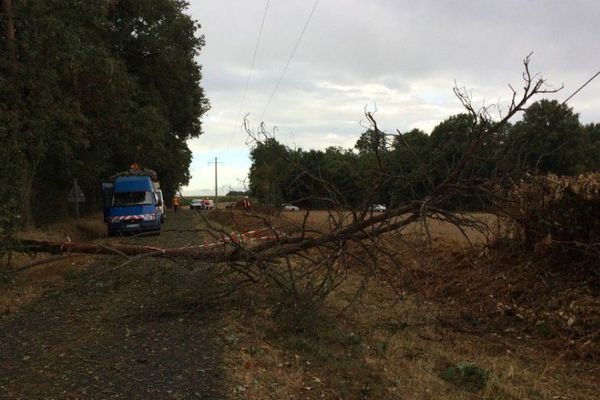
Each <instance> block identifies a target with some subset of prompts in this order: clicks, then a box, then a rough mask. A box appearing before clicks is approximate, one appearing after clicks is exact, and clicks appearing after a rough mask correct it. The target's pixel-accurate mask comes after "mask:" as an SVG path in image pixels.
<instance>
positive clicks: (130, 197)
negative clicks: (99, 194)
mask: <svg viewBox="0 0 600 400" xmlns="http://www.w3.org/2000/svg"><path fill="white" fill-rule="evenodd" d="M142 204H153V202H152V193H151V192H125V193H115V197H114V201H113V206H115V207H126V206H139V205H142Z"/></svg>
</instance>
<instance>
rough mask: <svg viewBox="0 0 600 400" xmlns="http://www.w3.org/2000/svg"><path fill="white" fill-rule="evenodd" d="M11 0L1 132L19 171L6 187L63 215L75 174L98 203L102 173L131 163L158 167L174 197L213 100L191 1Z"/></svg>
mask: <svg viewBox="0 0 600 400" xmlns="http://www.w3.org/2000/svg"><path fill="white" fill-rule="evenodd" d="M10 3H11V2H5V3H4V4H5V6H4V7H3V8H2V9H1V12H2V14H1V17H2V18H1V19H0V20H1V21H2V22H3V28H4V29H2V30H0V32H5V34H4V35H3V36H2V38H1V39H0V52H1V57H0V120H1V121H3V122H4V123H2V124H1V125H2V127H1V128H0V135H1V136H2V144H3V146H2V148H3V149H2V161H3V164H5V165H7V167H8V168H9V169H5V170H4V172H5V173H6V172H8V171H11V170H10V168H12V169H13V170H14V171H12V172H10V173H9V174H6V175H5V176H4V177H3V178H2V179H3V180H5V181H7V182H8V185H2V189H0V190H2V192H3V194H2V196H3V198H4V197H11V198H15V199H19V200H18V204H19V207H18V208H19V211H20V213H21V214H22V215H23V217H24V220H25V221H26V222H32V221H33V220H34V219H35V220H41V219H44V218H48V217H57V216H61V215H64V214H65V213H66V212H67V206H66V195H67V193H68V190H69V188H70V185H71V184H72V181H73V178H77V179H78V181H79V183H80V185H81V187H82V188H83V190H84V192H85V193H86V195H87V198H88V204H87V208H88V209H96V208H97V206H98V202H99V189H98V188H99V184H100V181H101V180H102V179H104V178H106V177H107V176H110V175H112V174H113V173H115V172H117V171H120V170H123V169H126V168H127V166H128V165H129V164H130V163H132V162H138V163H140V164H142V165H144V166H145V167H148V168H152V169H155V170H157V172H158V174H159V176H160V178H161V184H162V185H163V190H164V191H165V192H166V194H167V196H169V194H171V193H174V192H175V190H176V189H177V188H178V187H180V186H181V185H182V184H186V183H187V182H188V180H189V171H188V169H189V164H190V162H191V152H190V150H189V149H188V147H187V145H186V142H185V141H186V140H187V139H189V138H192V137H197V136H198V135H200V134H201V133H202V125H201V122H200V117H201V116H202V115H203V114H204V113H205V112H206V111H207V109H208V108H209V105H208V101H207V99H206V98H205V96H204V92H203V90H202V88H201V86H200V80H201V77H202V75H201V69H200V65H199V64H198V63H197V61H196V56H197V55H198V54H199V52H200V49H201V48H202V46H203V45H204V38H203V37H202V36H201V35H199V34H198V30H199V28H200V26H199V25H198V23H197V22H196V21H194V20H193V19H192V18H191V17H190V16H189V15H187V14H186V13H185V11H186V7H187V3H186V2H184V1H181V0H152V1H146V0H144V1H142V0H121V1H113V0H90V1H83V2H82V1H79V0H38V1H24V0H13V1H12V5H11V8H10V9H9V8H8V7H7V6H6V4H10ZM9 24H13V25H14V37H12V36H11V35H9V34H8V30H9V29H8V28H9ZM3 183H4V182H3ZM169 197H170V196H169ZM169 197H167V198H169ZM38 204H44V207H43V208H42V207H37V206H35V205H38Z"/></svg>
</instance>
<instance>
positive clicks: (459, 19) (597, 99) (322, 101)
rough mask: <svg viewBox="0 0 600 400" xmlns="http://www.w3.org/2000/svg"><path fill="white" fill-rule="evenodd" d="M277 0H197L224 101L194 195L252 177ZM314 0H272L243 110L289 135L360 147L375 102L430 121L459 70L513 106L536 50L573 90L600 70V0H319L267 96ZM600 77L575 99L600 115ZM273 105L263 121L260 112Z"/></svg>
mask: <svg viewBox="0 0 600 400" xmlns="http://www.w3.org/2000/svg"><path fill="white" fill-rule="evenodd" d="M266 3H267V1H266V0H191V1H190V8H189V12H190V13H191V15H192V16H193V18H195V19H196V20H197V21H198V22H200V24H201V25H202V29H201V33H202V34H204V36H205V38H206V46H205V47H204V48H203V50H202V52H201V54H200V56H199V62H200V64H202V68H203V80H202V86H203V87H204V89H205V93H206V95H207V97H208V98H209V99H210V102H211V105H212V109H211V110H210V111H209V112H208V114H206V115H205V116H204V119H203V121H204V132H205V133H204V135H202V136H201V137H200V138H198V139H194V140H191V141H190V142H189V145H190V148H191V149H192V151H193V154H194V160H193V163H192V168H191V173H192V179H191V182H190V184H189V186H188V187H186V188H184V193H188V194H205V193H208V192H210V193H214V169H213V167H212V166H211V165H209V164H208V162H209V161H211V160H212V159H214V157H219V160H220V161H222V162H223V164H219V184H218V186H219V191H220V192H226V191H228V190H229V189H231V188H236V189H237V188H241V187H242V186H243V184H242V183H240V182H242V181H243V180H244V179H245V178H246V176H247V174H248V168H249V166H250V160H249V158H248V155H249V149H248V147H247V145H246V135H245V134H244V133H243V132H242V130H241V119H240V105H241V103H242V96H243V93H244V89H245V87H246V82H247V78H248V75H249V72H250V65H251V61H252V55H253V53H254V49H255V46H256V42H257V38H258V35H259V28H260V26H261V20H262V18H263V14H264V11H265V5H266ZM314 4H315V1H314V0H270V1H269V7H268V10H267V15H266V22H265V25H264V30H263V33H262V40H261V41H260V46H259V48H258V53H257V57H256V61H255V65H254V70H253V72H252V76H251V80H250V83H249V87H248V92H247V95H246V99H245V102H244V106H243V109H242V111H241V114H242V115H244V114H246V113H249V114H250V115H249V118H250V121H251V123H252V124H253V125H257V124H258V123H259V122H260V121H261V120H263V121H264V122H265V123H266V125H267V127H268V128H269V129H272V128H273V127H274V126H276V127H277V130H276V138H277V139H278V140H279V141H280V142H282V143H284V144H286V145H289V146H292V147H302V148H305V149H310V148H318V149H323V148H325V147H327V146H332V145H334V146H342V147H347V148H349V147H353V146H354V143H355V142H356V140H357V139H358V137H359V136H360V134H361V133H362V132H364V130H365V129H364V128H363V127H362V126H361V120H362V119H363V114H364V109H365V107H367V108H368V109H369V110H371V111H373V110H377V113H376V117H377V119H378V123H379V125H380V127H381V128H382V129H384V130H387V131H395V130H396V129H399V130H400V131H406V130H409V129H412V128H420V129H423V130H425V131H426V132H430V131H431V129H432V128H433V127H434V126H435V125H437V124H438V123H439V122H441V121H442V120H444V119H445V118H447V117H448V116H450V115H452V114H456V113H459V112H461V108H460V104H459V103H458V101H457V100H456V98H455V97H454V96H453V94H452V87H453V86H454V82H455V81H456V82H457V83H458V85H459V86H466V87H467V88H469V89H470V90H471V91H472V95H473V97H474V99H475V101H476V103H477V104H480V105H483V104H490V103H498V102H500V103H501V104H502V103H503V102H505V101H507V100H508V99H509V98H510V93H509V90H508V87H507V85H508V84H509V83H512V84H513V85H514V86H515V87H520V84H521V80H520V79H521V71H522V60H523V58H524V57H525V56H526V55H527V54H529V53H530V52H533V56H532V61H531V69H532V71H533V72H539V73H541V74H542V76H543V77H544V78H546V79H547V80H548V82H549V83H550V84H551V85H554V86H560V85H562V84H564V86H565V88H564V89H563V90H562V91H561V92H560V93H559V94H557V95H556V96H555V97H556V98H557V99H560V100H563V99H565V98H566V97H567V96H568V95H569V94H571V93H572V92H573V91H574V90H576V89H577V88H578V87H579V86H580V85H582V84H583V83H584V82H585V81H586V80H587V79H589V78H590V77H591V76H592V75H593V74H594V73H596V72H598V70H600V51H599V50H600V49H599V47H600V45H599V43H598V40H599V39H600V23H599V22H598V21H600V1H597V0H579V1H578V0H570V1H563V0H528V1H522V0H521V1H518V0H503V1H497V0H496V1H487V0H479V1H474V0H472V1H466V0H465V1H460V0H456V1H451V0H437V1H434V0H429V1H426V0H422V1H414V0H413V1H405V0H320V2H319V3H318V5H317V8H316V9H315V11H314V14H313V17H312V19H311V20H310V23H309V25H308V27H307V29H306V32H305V34H304V36H303V39H302V41H301V43H300V45H299V47H298V48H297V51H296V53H295V56H294V58H293V60H292V62H291V63H290V65H289V68H288V69H287V72H286V74H285V76H284V77H283V80H282V81H281V84H280V86H279V88H278V90H277V92H276V93H275V95H274V97H273V100H272V102H271V104H270V106H269V107H268V108H267V109H266V111H265V112H264V114H263V111H264V110H265V107H266V105H267V101H268V99H269V97H270V96H271V94H272V93H273V90H274V88H275V85H276V83H277V81H278V79H279V77H280V76H281V73H282V70H283V69H284V66H285V64H286V62H287V61H288V59H289V57H290V54H291V52H292V50H293V48H294V46H295V44H296V42H297V40H298V38H299V36H300V33H301V31H302V29H303V27H304V26H305V23H306V21H307V19H308V16H309V14H310V13H311V10H312V9H313V6H314ZM599 90H600V77H599V78H598V79H596V80H595V81H593V82H592V83H591V84H590V85H588V86H587V87H586V88H585V89H584V90H583V91H582V92H580V93H579V94H578V95H577V96H576V97H574V98H573V100H572V101H571V102H570V105H571V106H572V107H573V108H574V110H575V111H576V112H578V113H579V114H580V119H581V121H582V122H592V121H594V122H600V96H598V92H599ZM261 116H262V119H261Z"/></svg>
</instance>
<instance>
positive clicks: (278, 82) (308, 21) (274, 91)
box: [260, 0, 320, 121]
mask: <svg viewBox="0 0 600 400" xmlns="http://www.w3.org/2000/svg"><path fill="white" fill-rule="evenodd" d="M319 1H320V0H316V1H315V4H314V6H313V8H312V10H311V11H310V14H309V15H308V19H307V20H306V23H305V24H304V27H303V28H302V32H300V37H298V41H297V42H296V45H295V46H294V48H293V50H292V53H291V54H290V58H289V59H288V60H287V63H286V64H285V67H284V68H283V71H281V75H280V76H279V79H278V80H277V84H276V85H275V88H274V89H273V92H272V93H271V96H269V100H268V101H267V105H266V106H265V108H264V109H263V111H262V113H261V115H260V120H261V121H262V119H263V117H264V115H265V113H266V112H267V109H268V108H269V106H270V105H271V100H273V97H274V96H275V93H276V92H277V90H278V89H279V85H280V84H281V81H282V80H283V76H284V75H285V73H286V71H287V69H288V67H289V66H290V63H291V62H292V59H293V58H294V55H295V54H296V50H298V46H300V42H301V41H302V38H303V37H304V33H305V32H306V28H308V24H309V23H310V20H311V19H312V16H313V14H314V13H315V10H316V9H317V6H318V5H319Z"/></svg>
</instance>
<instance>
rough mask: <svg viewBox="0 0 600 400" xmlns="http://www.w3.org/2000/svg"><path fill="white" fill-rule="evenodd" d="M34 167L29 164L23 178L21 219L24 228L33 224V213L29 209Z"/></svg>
mask: <svg viewBox="0 0 600 400" xmlns="http://www.w3.org/2000/svg"><path fill="white" fill-rule="evenodd" d="M35 170H36V166H35V165H32V164H29V168H27V169H26V171H25V172H24V174H23V175H24V176H23V187H22V189H21V217H22V221H23V225H24V226H31V224H32V223H33V213H32V209H31V199H32V197H33V181H34V176H35Z"/></svg>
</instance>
